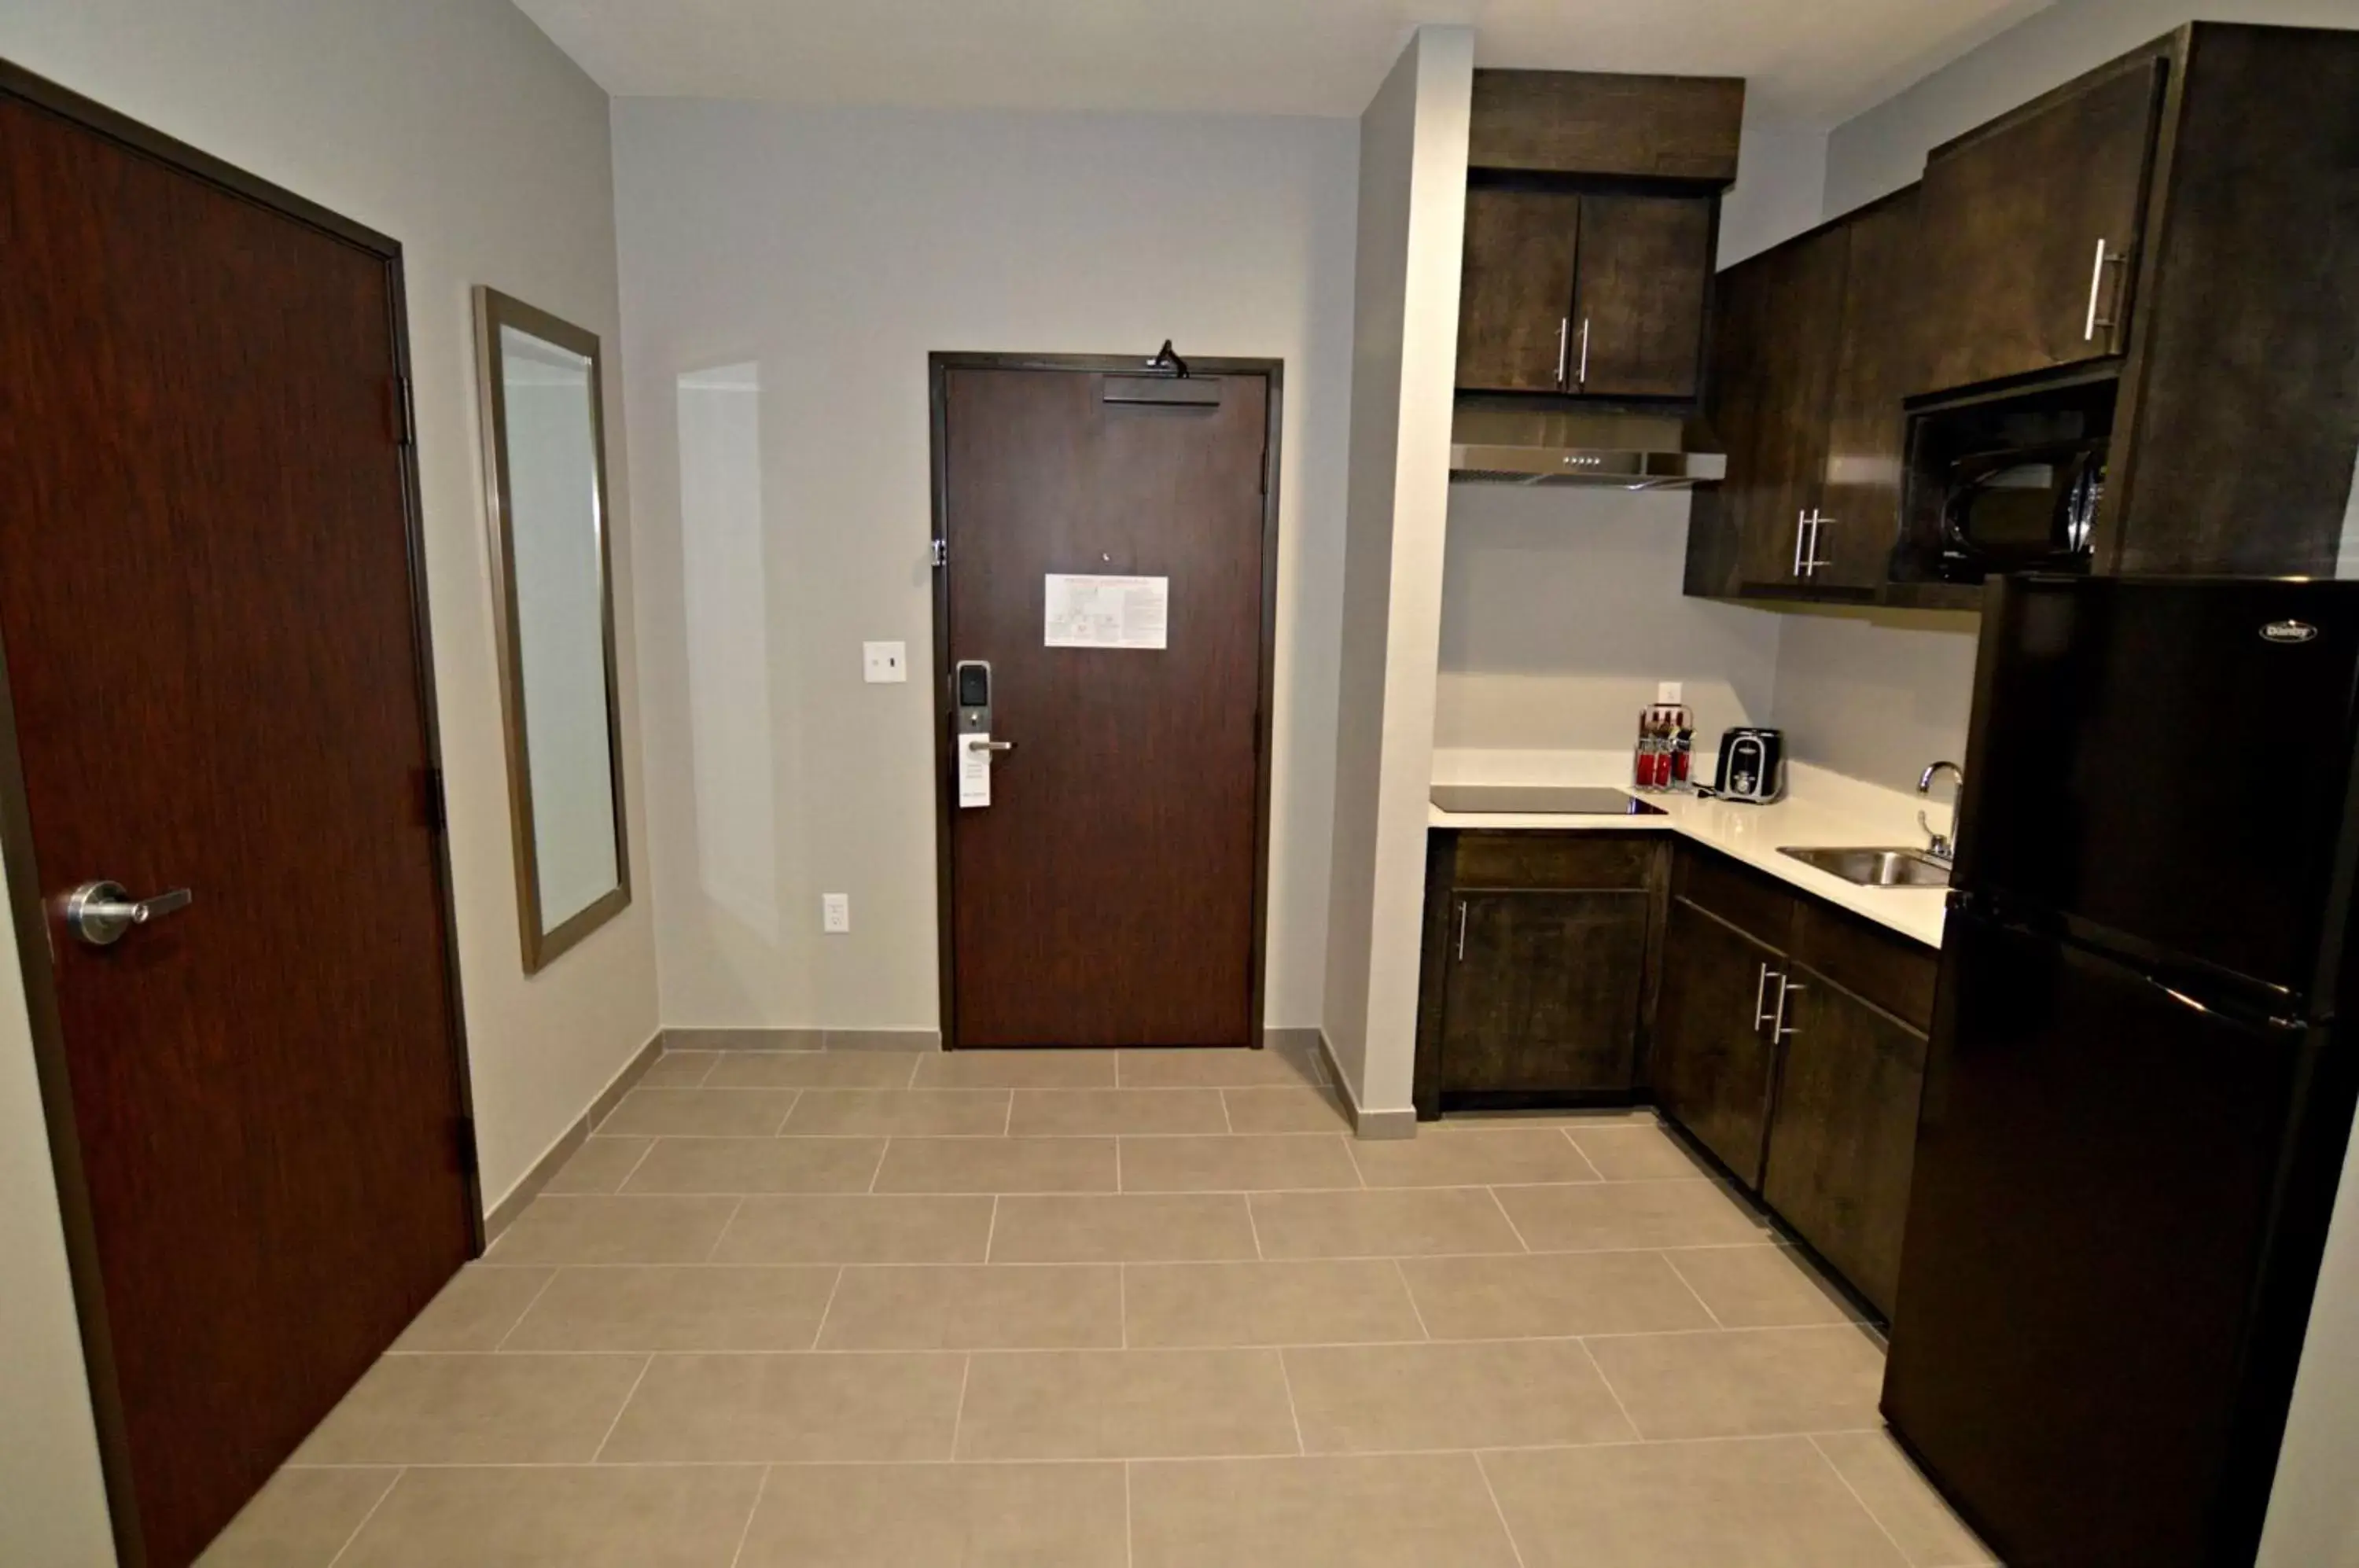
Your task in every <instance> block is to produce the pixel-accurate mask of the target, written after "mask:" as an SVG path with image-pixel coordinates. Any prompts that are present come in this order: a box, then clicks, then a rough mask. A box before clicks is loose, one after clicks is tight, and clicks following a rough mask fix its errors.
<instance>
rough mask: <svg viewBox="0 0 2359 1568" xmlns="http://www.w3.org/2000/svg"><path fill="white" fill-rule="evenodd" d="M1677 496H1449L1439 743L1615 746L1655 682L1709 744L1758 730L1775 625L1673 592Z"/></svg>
mask: <svg viewBox="0 0 2359 1568" xmlns="http://www.w3.org/2000/svg"><path fill="white" fill-rule="evenodd" d="M1687 537H1688V497H1687V495H1685V494H1684V493H1682V492H1680V491H1675V490H1658V491H1653V492H1649V493H1647V494H1644V495H1632V494H1631V493H1629V492H1628V491H1625V490H1618V489H1594V490H1592V489H1579V490H1574V489H1535V488H1529V487H1527V486H1522V485H1452V486H1451V490H1450V542H1449V549H1448V553H1447V557H1446V560H1447V563H1448V564H1447V566H1446V567H1445V569H1444V572H1443V578H1442V589H1441V682H1440V692H1439V695H1438V698H1437V701H1436V703H1435V711H1434V729H1433V739H1434V745H1435V746H1437V747H1440V748H1448V749H1457V748H1471V749H1478V750H1505V751H1526V750H1571V751H1592V750H1608V749H1614V748H1617V747H1626V746H1629V745H1630V744H1631V743H1632V741H1633V740H1634V739H1635V738H1636V734H1637V726H1638V710H1639V709H1640V708H1642V707H1644V706H1646V705H1647V703H1649V702H1653V701H1654V700H1655V687H1656V683H1657V682H1658V681H1679V682H1680V683H1681V684H1682V685H1683V686H1684V687H1685V691H1684V692H1683V695H1684V697H1685V699H1686V701H1687V702H1688V704H1689V706H1690V707H1692V708H1693V709H1694V710H1695V713H1696V728H1697V733H1698V734H1699V735H1702V736H1704V737H1705V739H1706V741H1707V743H1709V742H1710V741H1711V740H1712V738H1714V737H1717V736H1718V735H1719V734H1720V732H1721V731H1722V730H1723V728H1725V727H1726V726H1728V725H1730V724H1759V723H1765V722H1767V718H1768V716H1769V712H1770V702H1771V691H1772V687H1773V682H1774V679H1775V675H1776V669H1777V638H1778V629H1779V624H1780V622H1781V621H1782V619H1783V617H1782V616H1779V615H1772V614H1769V613H1767V612H1766V611H1761V610H1751V609H1743V608H1739V607H1737V606H1735V605H1733V604H1713V603H1712V602H1711V601H1709V600H1704V599H1689V598H1684V597H1682V596H1681V594H1680V578H1681V576H1682V574H1683V573H1684V572H1685V570H1686V566H1687Z"/></svg>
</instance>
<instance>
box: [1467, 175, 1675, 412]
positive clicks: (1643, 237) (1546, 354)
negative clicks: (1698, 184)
mask: <svg viewBox="0 0 2359 1568" xmlns="http://www.w3.org/2000/svg"><path fill="white" fill-rule="evenodd" d="M1715 212H1716V206H1715V203H1714V202H1713V201H1712V200H1710V199H1703V198H1696V197H1690V196H1637V195H1600V194H1595V193H1576V192H1573V191H1553V190H1533V189H1530V188H1527V187H1521V186H1496V185H1476V186H1474V187H1473V189H1471V190H1469V191H1467V193H1466V239H1465V256H1464V261H1463V264H1462V269H1461V273H1460V278H1461V281H1460V285H1459V307H1458V312H1459V313H1458V386H1459V388H1460V389H1461V390H1462V391H1469V392H1544V393H1558V394H1564V395H1570V396H1581V397H1602V398H1617V399H1619V398H1692V397H1694V396H1695V395H1696V390H1697V384H1698V380H1699V377H1700V374H1701V358H1702V355H1701V343H1702V336H1703V321H1704V313H1705V308H1706V300H1707V299H1708V297H1709V295H1710V293H1711V289H1712V240H1713V232H1714V224H1715V216H1714V214H1715Z"/></svg>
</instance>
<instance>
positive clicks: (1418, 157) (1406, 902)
mask: <svg viewBox="0 0 2359 1568" xmlns="http://www.w3.org/2000/svg"><path fill="white" fill-rule="evenodd" d="M1473 88H1474V35H1473V30H1472V29H1471V28H1467V27H1422V28H1419V31H1418V34H1417V36H1416V38H1413V39H1412V40H1411V41H1410V43H1409V46H1408V49H1407V50H1406V51H1404V52H1403V54H1402V55H1401V58H1400V60H1399V62H1398V63H1397V64H1396V65H1395V66H1394V67H1393V71H1392V74H1391V75H1390V76H1388V77H1387V78H1386V81H1385V83H1384V85H1383V86H1382V87H1381V88H1379V89H1378V90H1377V93H1376V95H1375V98H1374V100H1372V101H1371V102H1370V103H1369V105H1368V108H1367V110H1366V112H1365V113H1364V114H1362V115H1361V117H1360V125H1359V132H1360V202H1359V225H1358V255H1359V262H1358V267H1357V277H1358V278H1359V284H1358V289H1357V299H1356V300H1355V304H1354V315H1353V343H1352V405H1351V418H1352V427H1351V428H1352V446H1351V488H1350V502H1349V509H1348V521H1347V524H1346V529H1347V535H1346V545H1345V551H1344V566H1343V681H1342V684H1341V689H1340V692H1339V696H1338V710H1339V717H1338V724H1337V738H1336V744H1335V788H1334V866H1333V873H1332V881H1331V884H1330V888H1329V895H1328V909H1329V924H1328V933H1327V996H1326V1007H1325V1013H1324V1018H1323V1023H1324V1027H1325V1029H1326V1031H1327V1037H1328V1040H1329V1041H1330V1042H1331V1044H1332V1047H1333V1050H1334V1052H1335V1056H1336V1064H1337V1066H1339V1067H1340V1068H1341V1069H1342V1070H1343V1076H1344V1079H1345V1083H1346V1085H1347V1086H1348V1087H1349V1089H1350V1091H1351V1093H1352V1096H1353V1101H1354V1102H1355V1104H1357V1105H1359V1106H1360V1107H1362V1108H1363V1109H1364V1110H1372V1111H1377V1112H1383V1113H1387V1114H1398V1115H1401V1116H1406V1115H1407V1114H1408V1104H1409V1079H1410V1068H1411V1063H1412V1061H1413V1059H1414V1057H1415V1054H1416V1013H1417V960H1416V953H1417V943H1418V933H1419V924H1420V916H1419V905H1420V903H1421V892H1422V887H1423V883H1424V865H1425V821H1426V791H1427V789H1428V788H1429V787H1430V784H1431V782H1432V778H1433V713H1434V691H1435V686H1436V683H1437V681H1438V674H1439V662H1440V657H1439V656H1440V641H1441V582H1442V571H1443V562H1442V550H1443V540H1444V539H1445V537H1446V534H1447V531H1448V513H1449V495H1450V473H1449V470H1450V417H1451V404H1452V399H1453V396H1454V392H1453V384H1454V383H1455V381H1456V379H1457V376H1456V367H1457V354H1458V273H1459V264H1460V260H1461V255H1462V249H1463V235H1464V229H1465V214H1466V140H1467V122H1468V114H1469V109H1470V106H1471V104H1472V103H1473Z"/></svg>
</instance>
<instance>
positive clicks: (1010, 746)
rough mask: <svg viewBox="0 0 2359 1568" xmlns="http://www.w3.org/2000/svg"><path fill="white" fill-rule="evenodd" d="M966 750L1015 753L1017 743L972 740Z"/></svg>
mask: <svg viewBox="0 0 2359 1568" xmlns="http://www.w3.org/2000/svg"><path fill="white" fill-rule="evenodd" d="M966 748H967V749H968V750H969V751H1014V750H1015V749H1016V743H1015V742H1014V741H1012V740H971V741H969V742H967V743H966Z"/></svg>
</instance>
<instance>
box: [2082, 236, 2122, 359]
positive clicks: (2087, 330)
mask: <svg viewBox="0 0 2359 1568" xmlns="http://www.w3.org/2000/svg"><path fill="white" fill-rule="evenodd" d="M2128 259H2129V253H2128V252H2127V251H2116V252H2114V254H2112V255H2110V256H2109V255H2107V254H2106V253H2105V242H2104V239H2102V238H2100V239H2099V240H2098V241H2097V265H2096V266H2094V267H2091V268H2090V269H2089V314H2088V317H2087V319H2086V320H2084V321H2082V323H2081V341H2082V343H2094V342H2095V341H2096V339H2097V329H2098V328H2099V327H2103V328H2104V329H2105V332H2106V336H2107V337H2108V339H2110V338H2111V336H2112V333H2113V329H2114V325H2115V324H2116V318H2118V316H2119V315H2120V312H2119V311H2115V312H2114V315H2113V316H2099V315H2098V314H2097V301H2098V300H2099V299H2102V298H2103V297H2104V292H2105V268H2107V267H2119V266H2121V265H2122V264H2123V263H2124V262H2125V261H2127V260H2128Z"/></svg>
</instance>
